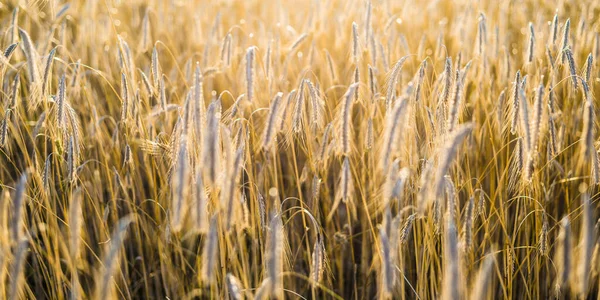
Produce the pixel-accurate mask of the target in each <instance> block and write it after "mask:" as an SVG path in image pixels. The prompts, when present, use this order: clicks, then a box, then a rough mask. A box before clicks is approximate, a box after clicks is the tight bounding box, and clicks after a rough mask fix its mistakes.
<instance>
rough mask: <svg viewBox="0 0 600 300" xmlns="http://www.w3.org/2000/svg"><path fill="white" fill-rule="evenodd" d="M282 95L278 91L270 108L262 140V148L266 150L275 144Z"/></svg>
mask: <svg viewBox="0 0 600 300" xmlns="http://www.w3.org/2000/svg"><path fill="white" fill-rule="evenodd" d="M282 97H283V93H281V92H278V93H277V94H276V95H275V97H274V98H273V100H272V101H271V107H270V108H269V115H268V116H267V119H266V120H267V122H266V123H265V129H264V133H263V141H262V148H263V149H265V150H269V149H270V148H271V147H272V146H273V142H274V137H275V132H276V126H277V125H278V124H279V106H280V103H281V99H282Z"/></svg>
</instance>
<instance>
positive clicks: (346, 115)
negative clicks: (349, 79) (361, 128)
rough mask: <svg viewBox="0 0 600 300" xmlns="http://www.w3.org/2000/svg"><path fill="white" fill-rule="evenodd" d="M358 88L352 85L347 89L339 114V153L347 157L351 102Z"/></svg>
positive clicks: (348, 151) (349, 143) (349, 147)
mask: <svg viewBox="0 0 600 300" xmlns="http://www.w3.org/2000/svg"><path fill="white" fill-rule="evenodd" d="M356 88H358V84H357V83H354V84H352V85H350V87H348V90H347V91H346V93H345V94H344V96H343V99H344V100H343V102H342V110H341V112H340V116H341V125H340V128H341V130H340V136H341V149H340V150H341V151H340V152H341V153H342V154H344V155H349V154H350V151H352V133H351V128H350V127H351V126H352V124H351V122H352V121H351V118H352V102H353V99H354V91H355V90H356Z"/></svg>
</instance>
